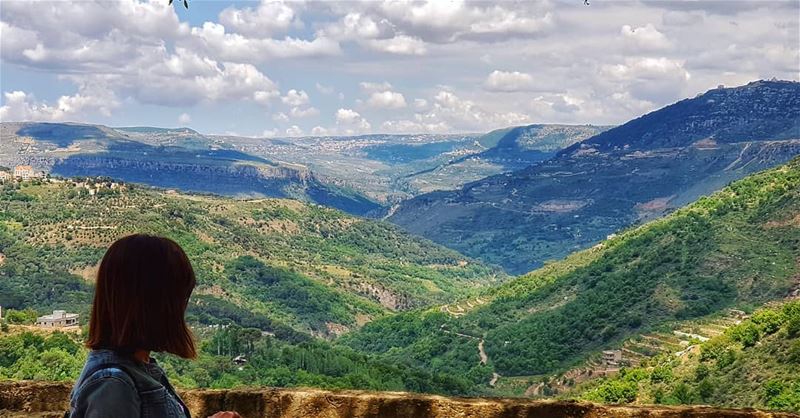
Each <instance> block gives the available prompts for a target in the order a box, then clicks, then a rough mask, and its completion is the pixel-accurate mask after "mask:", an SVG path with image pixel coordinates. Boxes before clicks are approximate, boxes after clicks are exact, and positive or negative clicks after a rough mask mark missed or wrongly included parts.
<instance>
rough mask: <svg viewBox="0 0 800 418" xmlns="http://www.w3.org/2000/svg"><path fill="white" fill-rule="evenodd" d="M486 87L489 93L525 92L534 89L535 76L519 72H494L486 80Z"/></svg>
mask: <svg viewBox="0 0 800 418" xmlns="http://www.w3.org/2000/svg"><path fill="white" fill-rule="evenodd" d="M484 87H485V88H486V89H487V90H489V91H503V92H514V91H525V90H530V89H532V88H533V76H531V75H530V74H527V73H521V72H519V71H512V72H509V71H500V70H494V71H492V73H491V74H489V76H488V77H487V78H486V82H484Z"/></svg>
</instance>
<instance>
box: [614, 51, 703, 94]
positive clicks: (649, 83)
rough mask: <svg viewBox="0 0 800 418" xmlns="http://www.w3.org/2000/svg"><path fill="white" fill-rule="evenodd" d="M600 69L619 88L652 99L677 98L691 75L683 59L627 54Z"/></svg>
mask: <svg viewBox="0 0 800 418" xmlns="http://www.w3.org/2000/svg"><path fill="white" fill-rule="evenodd" d="M602 73H603V75H605V76H606V77H608V79H609V80H613V81H616V82H618V83H620V85H621V86H624V88H622V89H620V90H623V91H628V92H630V94H631V96H632V97H634V98H636V99H641V100H647V101H650V102H653V103H664V102H668V101H670V100H674V99H677V98H680V97H681V96H683V95H684V92H683V91H684V88H685V87H686V85H687V83H688V81H689V80H690V79H691V75H690V74H689V72H688V71H687V70H686V69H685V68H684V64H683V62H681V61H677V60H672V59H669V58H665V57H660V58H628V59H626V60H625V63H623V64H616V65H606V66H604V67H603V69H602Z"/></svg>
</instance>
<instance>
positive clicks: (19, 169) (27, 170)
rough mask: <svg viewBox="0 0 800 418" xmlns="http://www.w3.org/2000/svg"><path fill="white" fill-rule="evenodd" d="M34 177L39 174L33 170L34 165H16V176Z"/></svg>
mask: <svg viewBox="0 0 800 418" xmlns="http://www.w3.org/2000/svg"><path fill="white" fill-rule="evenodd" d="M34 177H38V176H37V175H36V172H35V171H33V167H31V166H29V165H18V166H16V167H14V178H18V179H22V180H30V179H32V178H34Z"/></svg>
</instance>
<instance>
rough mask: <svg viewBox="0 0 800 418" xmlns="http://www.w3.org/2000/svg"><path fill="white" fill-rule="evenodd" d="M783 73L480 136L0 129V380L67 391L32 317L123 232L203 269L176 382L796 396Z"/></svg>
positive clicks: (788, 108)
mask: <svg viewBox="0 0 800 418" xmlns="http://www.w3.org/2000/svg"><path fill="white" fill-rule="evenodd" d="M798 86H800V84H798V83H794V82H778V81H770V82H756V83H751V84H750V85H747V86H743V87H738V88H733V89H724V88H719V89H715V90H711V91H709V92H707V93H705V94H704V95H700V96H698V97H696V98H694V99H687V100H684V101H681V102H678V103H676V104H674V105H671V106H668V107H666V108H664V109H661V110H658V111H655V112H653V113H651V114H648V115H645V116H643V117H641V118H638V119H635V120H633V121H631V122H628V123H626V124H624V125H621V126H619V127H616V128H614V127H602V126H591V125H526V126H519V127H512V128H507V129H501V130H497V131H493V132H490V133H488V134H485V135H478V134H475V135H472V134H471V135H365V136H354V137H301V138H245V137H234V136H225V135H204V134H200V133H197V132H195V131H193V130H191V129H186V128H178V129H162V128H147V127H122V128H109V127H105V126H99V125H82V124H60V123H59V124H50V123H3V124H2V126H0V127H1V128H2V134H3V135H2V141H1V142H0V166H5V167H7V171H4V172H8V173H9V174H7V175H6V176H7V177H9V178H7V179H6V180H4V184H3V185H2V187H0V306H2V307H3V308H4V309H6V311H4V312H7V313H9V315H8V318H10V319H7V320H6V321H5V322H3V325H4V326H5V328H4V329H3V330H0V331H1V332H0V378H11V379H40V380H41V379H44V380H70V379H74V377H75V376H76V374H77V373H78V371H79V366H80V364H81V361H82V358H83V357H82V356H85V355H86V350H85V349H84V348H82V347H81V346H80V339H81V338H82V337H81V335H80V333H74V334H64V333H61V332H59V331H56V332H50V331H48V332H46V333H41V332H40V330H38V329H36V328H35V327H31V325H30V324H32V323H33V321H34V320H35V319H36V317H37V316H38V314H40V313H43V312H50V311H52V310H58V309H66V310H67V311H69V312H76V313H78V314H79V315H80V317H81V318H86V315H87V313H88V308H89V304H90V297H91V294H92V281H93V276H94V274H95V272H96V268H97V263H98V260H99V259H100V257H101V256H102V253H103V251H104V249H105V248H106V247H107V246H108V245H109V244H110V243H111V242H113V241H114V240H115V239H117V238H119V237H121V236H124V235H127V234H130V233H134V232H143V233H151V234H157V235H164V236H168V237H170V238H173V239H174V240H176V241H177V242H178V243H179V244H180V245H181V246H182V247H183V248H184V249H185V250H186V251H187V254H188V255H189V257H190V259H191V260H192V263H193V265H194V267H195V269H196V271H197V274H198V279H199V282H198V287H197V289H196V290H195V292H194V294H193V296H192V299H191V301H190V305H189V310H188V312H187V318H188V319H189V321H190V323H191V324H192V328H193V330H194V332H195V334H196V336H197V339H198V341H200V344H201V354H200V359H199V360H198V361H197V362H194V363H191V362H187V361H184V360H179V359H177V358H174V357H170V356H160V357H159V361H160V362H161V363H162V364H163V365H164V366H165V368H167V369H168V371H170V372H171V373H174V374H175V375H177V376H180V377H179V378H176V380H177V384H178V385H179V386H180V387H183V388H207V387H210V388H233V387H237V386H242V385H257V386H280V387H292V386H313V387H321V388H327V389H340V388H357V389H373V390H395V391H412V392H429V393H440V394H448V395H473V396H475V395H477V396H512V397H533V398H540V397H559V398H563V399H582V400H591V401H595V402H603V403H658V404H691V403H711V404H713V405H718V406H730V407H744V406H757V407H760V408H771V409H789V410H798V409H800V395H798V394H797V388H800V382H799V381H797V379H796V373H797V371H796V370H795V369H794V368H793V367H794V366H793V363H792V361H794V360H793V359H794V357H795V356H794V351H796V350H795V347H794V345H796V344H795V341H796V335H795V334H796V333H795V332H794V328H793V327H794V325H793V324H794V321H795V320H796V318H795V317H796V316H797V315H796V314H797V309H796V303H797V302H796V301H794V300H793V299H794V298H796V296H797V289H798V286H800V283H798V277H800V275H799V274H800V273H798V272H799V271H800V264H798V260H800V235H798V231H800V229H798V226H800V225H798V223H797V219H799V217H800V160H798V159H797V157H796V156H797V155H800V133H798V128H799V127H800V125H798V119H797V117H796V114H797V113H798V111H800V101H798V100H800V87H798ZM787 115H788V116H787ZM20 164H30V165H31V166H32V168H31V170H33V172H34V174H35V173H36V171H39V172H42V173H45V175H43V176H37V175H33V176H32V177H31V178H30V179H28V178H25V179H22V178H17V179H14V178H13V177H18V176H17V174H15V173H14V172H15V171H16V170H15V169H17V168H21V169H24V170H23V171H25V170H28V169H27V168H26V167H19V165H20ZM21 172H22V171H21ZM25 172H27V171H25ZM12 173H13V175H12ZM153 186H155V187H153ZM376 218H383V219H385V220H377V219H376ZM387 221H388V222H387ZM390 222H391V223H390ZM393 223H394V224H397V225H393ZM421 236H422V237H425V238H422V237H421ZM447 246H449V247H451V248H452V249H449V248H447ZM458 251H460V253H459V252H458ZM462 253H463V254H466V255H462ZM509 273H510V274H519V275H518V276H517V277H512V276H510V275H509ZM765 312H767V313H765ZM765 317H766V318H771V319H769V320H768V321H767V320H765V319H764V318H765ZM83 321H84V322H85V319H84V320H83ZM720 347H722V348H720ZM712 352H713V353H714V354H708V353H712ZM767 353H778V354H777V355H776V356H775V357H774V358H770V359H768V358H767V356H768V354H767ZM755 359H760V360H755ZM51 364H53V365H55V366H54V367H50V366H49V365H51ZM698 370H699V371H698ZM784 370H789V371H788V372H785V371H784ZM738 374H746V375H748V376H752V377H753V379H752V381H750V382H749V383H747V384H744V383H742V382H739V381H737V380H736V376H737V375H738ZM698 376H699V377H698Z"/></svg>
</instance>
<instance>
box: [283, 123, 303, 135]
mask: <svg viewBox="0 0 800 418" xmlns="http://www.w3.org/2000/svg"><path fill="white" fill-rule="evenodd" d="M286 135H288V136H300V135H303V130H302V129H300V127H299V126H297V125H292V126H290V127H289V128H288V129H286Z"/></svg>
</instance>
